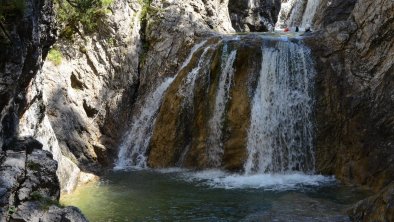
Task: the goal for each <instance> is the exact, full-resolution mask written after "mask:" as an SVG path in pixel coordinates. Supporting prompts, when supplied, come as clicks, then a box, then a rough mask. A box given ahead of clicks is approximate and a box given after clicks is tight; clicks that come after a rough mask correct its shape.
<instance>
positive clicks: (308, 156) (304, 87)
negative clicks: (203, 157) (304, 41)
mask: <svg viewBox="0 0 394 222" xmlns="http://www.w3.org/2000/svg"><path fill="white" fill-rule="evenodd" d="M274 44H275V47H272V46H269V47H263V48H262V53H263V58H262V64H261V66H262V67H261V72H260V79H259V82H258V85H257V89H256V92H255V95H254V98H253V102H252V104H253V105H252V112H251V115H252V116H251V125H250V129H249V133H248V144H247V148H248V159H247V161H246V163H245V173H246V174H252V173H277V172H290V171H302V172H312V171H313V170H314V162H315V161H314V152H313V124H312V111H313V109H312V108H313V98H312V88H313V77H314V74H315V72H314V68H313V62H312V59H311V57H310V51H309V49H308V48H306V47H304V46H303V45H300V44H297V43H292V42H290V41H288V40H287V39H282V40H281V41H277V42H275V43H274Z"/></svg>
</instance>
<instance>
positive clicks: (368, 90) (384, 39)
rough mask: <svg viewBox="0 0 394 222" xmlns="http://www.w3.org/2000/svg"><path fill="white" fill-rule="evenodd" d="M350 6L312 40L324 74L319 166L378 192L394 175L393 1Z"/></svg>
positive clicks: (320, 83)
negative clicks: (350, 8) (318, 37)
mask: <svg viewBox="0 0 394 222" xmlns="http://www.w3.org/2000/svg"><path fill="white" fill-rule="evenodd" d="M333 4H335V3H333ZM378 6H379V7H378ZM349 7H352V8H353V7H354V9H353V10H352V11H351V12H350V14H348V17H347V18H346V19H345V20H343V21H335V22H333V23H329V22H326V21H323V22H322V23H321V24H327V23H329V24H327V25H325V26H322V27H324V29H323V31H322V35H321V36H320V38H321V39H318V40H313V41H312V44H313V48H314V52H315V55H316V57H317V61H316V62H317V67H319V73H320V75H319V79H318V82H317V86H318V93H317V95H318V109H317V115H318V116H317V120H318V122H317V126H318V132H319V135H318V140H317V141H318V144H317V148H318V151H319V159H318V164H319V166H320V169H321V170H322V171H323V172H327V173H334V174H336V175H337V176H338V177H339V178H340V179H341V180H344V181H348V182H352V183H357V184H362V185H367V186H370V187H372V188H374V189H375V190H379V189H380V188H382V187H384V186H385V185H387V184H388V183H389V182H390V181H392V180H393V178H394V167H393V166H394V165H393V164H394V162H393V160H394V156H393V155H394V153H393V152H392V151H393V146H394V140H393V139H394V137H393V135H394V122H393V118H394V116H393V113H392V112H391V111H390V110H391V109H392V108H393V106H394V103H393V101H394V100H393V94H392V92H393V82H392V81H393V78H392V77H393V67H394V61H393V60H392V59H391V58H392V56H393V55H394V46H393V42H392V41H391V39H392V37H393V32H394V23H393V18H392V16H390V15H392V14H393V12H394V3H393V2H391V1H370V0H363V1H358V2H357V3H356V4H355V5H351V4H349ZM328 10H329V11H330V10H332V9H331V8H330V7H329V8H328ZM348 11H350V10H348ZM338 13H340V16H338V18H344V17H345V16H344V14H343V10H342V11H341V10H339V11H338ZM332 16H334V17H337V16H336V15H332ZM326 19H327V20H332V19H333V18H331V17H327V18H326Z"/></svg>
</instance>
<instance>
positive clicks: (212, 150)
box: [208, 44, 237, 167]
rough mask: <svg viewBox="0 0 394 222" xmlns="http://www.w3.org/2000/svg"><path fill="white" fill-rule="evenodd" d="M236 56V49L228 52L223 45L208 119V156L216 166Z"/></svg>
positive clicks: (221, 150) (219, 153)
mask: <svg viewBox="0 0 394 222" xmlns="http://www.w3.org/2000/svg"><path fill="white" fill-rule="evenodd" d="M236 56H237V51H236V50H233V51H231V53H230V54H229V53H228V45H227V44H226V45H224V47H223V52H222V62H221V64H222V66H221V75H220V79H219V85H218V90H217V93H216V100H215V108H214V113H213V116H212V118H211V120H210V123H209V125H210V129H211V133H210V136H209V138H208V140H209V142H208V144H209V158H210V162H211V165H212V166H215V167H218V166H220V163H221V157H222V156H223V152H224V151H223V143H222V141H223V138H222V130H223V117H224V114H225V108H226V105H227V103H228V100H229V99H230V88H231V85H232V81H233V75H234V68H233V65H234V61H235V58H236Z"/></svg>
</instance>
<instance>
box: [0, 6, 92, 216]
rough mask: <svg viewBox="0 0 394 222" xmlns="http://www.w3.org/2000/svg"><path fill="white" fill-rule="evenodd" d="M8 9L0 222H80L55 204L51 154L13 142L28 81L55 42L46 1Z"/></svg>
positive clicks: (0, 71)
mask: <svg viewBox="0 0 394 222" xmlns="http://www.w3.org/2000/svg"><path fill="white" fill-rule="evenodd" d="M8 3H9V4H13V3H12V2H11V3H10V2H8ZM2 4H3V3H2ZM4 4H7V3H4ZM16 9H18V12H16ZM8 10H15V11H7V12H4V11H2V13H4V14H2V16H4V17H3V18H4V20H2V21H1V32H2V33H1V40H0V44H1V48H2V50H1V52H0V82H1V84H0V97H1V98H0V101H1V102H0V110H1V114H0V119H1V123H0V148H1V151H0V207H1V208H0V221H9V220H11V221H38V220H42V221H54V220H55V221H70V220H74V221H86V220H85V218H84V217H83V216H82V214H81V213H80V211H79V210H77V209H75V208H70V207H69V208H61V207H58V206H56V204H55V203H57V202H58V200H59V194H60V186H59V183H58V179H57V176H56V169H57V163H56V161H54V160H53V159H52V155H51V154H50V153H49V152H46V151H43V150H41V147H42V145H41V144H40V143H39V142H38V141H36V140H35V139H32V138H18V124H19V117H20V115H21V114H22V113H23V112H24V111H25V109H26V92H27V89H28V86H29V83H30V81H31V79H32V78H33V77H34V76H35V75H36V74H37V73H38V72H39V71H40V68H41V66H42V63H43V60H44V59H45V57H46V55H47V53H48V50H49V48H50V46H51V45H52V44H53V43H54V41H55V21H54V13H53V9H52V2H51V1H46V0H40V1H33V0H32V1H30V0H28V1H24V7H20V8H17V7H16V6H13V7H9V8H8ZM46 208H48V210H47V209H46Z"/></svg>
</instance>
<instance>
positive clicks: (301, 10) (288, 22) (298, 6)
mask: <svg viewBox="0 0 394 222" xmlns="http://www.w3.org/2000/svg"><path fill="white" fill-rule="evenodd" d="M320 2H321V0H288V1H287V2H284V3H282V5H281V10H280V12H279V16H278V23H277V24H278V26H279V27H281V28H285V27H295V26H299V27H300V28H305V27H307V26H313V19H314V17H315V14H316V11H317V9H318V7H319V5H320Z"/></svg>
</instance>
